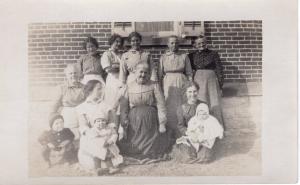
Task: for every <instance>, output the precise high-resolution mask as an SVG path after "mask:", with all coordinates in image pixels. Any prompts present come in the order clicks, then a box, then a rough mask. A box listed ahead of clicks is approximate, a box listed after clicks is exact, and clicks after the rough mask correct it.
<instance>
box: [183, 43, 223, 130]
mask: <svg viewBox="0 0 300 185" xmlns="http://www.w3.org/2000/svg"><path fill="white" fill-rule="evenodd" d="M189 58H190V60H191V65H192V68H193V70H194V71H196V73H195V75H194V81H195V82H196V83H197V84H198V85H199V87H200V89H199V92H198V96H199V99H200V100H202V101H205V102H207V103H208V106H209V108H210V110H211V111H212V115H213V116H214V117H216V118H217V119H218V121H219V122H220V123H221V124H222V125H223V127H224V121H223V113H222V107H221V88H222V86H223V67H222V64H221V60H220V57H219V54H218V53H217V52H215V51H212V50H209V49H205V50H203V51H201V52H199V51H195V52H192V53H190V54H189Z"/></svg>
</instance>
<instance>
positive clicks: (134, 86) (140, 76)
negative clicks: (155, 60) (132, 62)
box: [120, 63, 169, 164]
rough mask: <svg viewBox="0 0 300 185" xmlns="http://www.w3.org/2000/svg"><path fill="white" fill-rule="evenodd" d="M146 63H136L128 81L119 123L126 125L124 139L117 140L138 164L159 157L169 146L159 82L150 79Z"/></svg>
mask: <svg viewBox="0 0 300 185" xmlns="http://www.w3.org/2000/svg"><path fill="white" fill-rule="evenodd" d="M149 69H150V67H149V65H148V64H147V63H139V64H138V65H137V66H136V73H135V74H136V80H135V81H133V82H131V83H129V84H128V85H127V93H126V94H125V97H124V99H123V100H122V104H121V120H122V121H121V124H123V125H127V139H126V140H123V141H122V142H121V143H120V150H121V153H123V154H124V155H125V156H130V157H133V158H135V159H137V160H140V163H141V164H144V163H150V162H153V161H155V160H161V159H160V157H162V156H163V155H164V154H165V152H166V150H167V148H168V146H169V143H168V139H167V135H166V134H165V132H166V127H165V124H166V121H167V118H166V107H165V101H164V97H163V94H162V91H161V89H160V86H159V85H158V84H157V83H155V82H152V81H150V80H149V75H148V74H149Z"/></svg>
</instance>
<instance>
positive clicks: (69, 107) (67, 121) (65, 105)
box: [50, 64, 85, 141]
mask: <svg viewBox="0 0 300 185" xmlns="http://www.w3.org/2000/svg"><path fill="white" fill-rule="evenodd" d="M79 74H80V71H79V69H78V67H77V65H75V64H70V65H68V66H67V67H66V68H65V75H66V82H65V83H64V84H62V85H60V86H58V88H57V89H56V91H55V93H56V95H55V99H54V101H53V104H52V107H51V113H50V115H52V114H57V113H58V114H59V113H60V114H61V115H62V116H63V119H64V127H65V128H69V129H70V130H71V131H72V132H73V134H74V135H75V140H77V141H78V139H79V131H78V126H79V125H78V119H77V114H76V106H77V105H79V104H80V103H82V102H83V101H84V99H85V96H84V92H83V85H82V84H81V83H80V82H79Z"/></svg>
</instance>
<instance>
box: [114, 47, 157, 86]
mask: <svg viewBox="0 0 300 185" xmlns="http://www.w3.org/2000/svg"><path fill="white" fill-rule="evenodd" d="M142 62H145V63H148V64H149V66H150V71H151V74H150V75H151V77H150V79H151V80H153V81H157V71H156V70H155V68H154V63H153V61H151V59H150V53H149V52H144V51H142V50H139V51H137V50H133V49H130V50H129V51H127V52H126V53H124V54H123V55H122V58H121V67H120V81H121V82H122V83H124V84H125V83H127V84H128V83H130V82H132V81H134V80H135V75H134V72H135V69H136V66H137V64H139V63H142Z"/></svg>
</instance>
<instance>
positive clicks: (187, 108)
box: [177, 100, 205, 135]
mask: <svg viewBox="0 0 300 185" xmlns="http://www.w3.org/2000/svg"><path fill="white" fill-rule="evenodd" d="M200 103H205V102H204V101H201V100H198V101H197V102H196V103H195V104H188V103H185V104H183V105H181V106H180V107H178V109H177V119H178V129H179V131H180V133H181V135H185V132H186V129H187V123H188V122H189V120H190V119H191V118H192V117H193V116H195V114H196V109H197V106H198V105H199V104H200Z"/></svg>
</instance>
